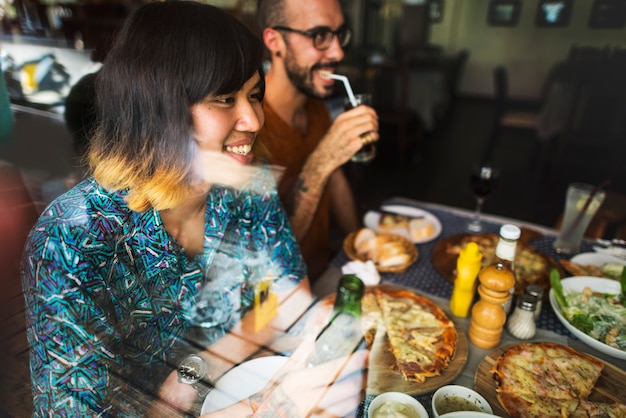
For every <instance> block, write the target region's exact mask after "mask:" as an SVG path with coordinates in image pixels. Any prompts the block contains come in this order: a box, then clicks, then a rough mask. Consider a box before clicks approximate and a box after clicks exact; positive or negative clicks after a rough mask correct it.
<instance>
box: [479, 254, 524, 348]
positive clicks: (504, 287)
mask: <svg viewBox="0 0 626 418" xmlns="http://www.w3.org/2000/svg"><path fill="white" fill-rule="evenodd" d="M478 280H479V281H480V285H479V286H478V294H479V295H480V300H479V301H478V302H476V304H475V305H474V307H473V308H472V319H471V321H470V326H469V329H468V332H467V335H468V336H469V339H470V341H471V342H472V343H473V344H474V345H475V346H477V347H480V348H493V347H495V346H497V345H498V344H499V343H500V339H501V338H502V330H503V328H504V323H505V322H506V312H505V311H504V308H503V307H502V306H503V304H504V302H506V301H507V299H510V298H511V293H510V291H511V288H513V287H514V286H515V278H514V277H513V273H511V271H509V270H508V269H506V268H505V267H504V265H503V264H502V263H498V264H496V265H491V266H487V267H485V268H483V269H482V270H481V271H480V272H479V273H478Z"/></svg>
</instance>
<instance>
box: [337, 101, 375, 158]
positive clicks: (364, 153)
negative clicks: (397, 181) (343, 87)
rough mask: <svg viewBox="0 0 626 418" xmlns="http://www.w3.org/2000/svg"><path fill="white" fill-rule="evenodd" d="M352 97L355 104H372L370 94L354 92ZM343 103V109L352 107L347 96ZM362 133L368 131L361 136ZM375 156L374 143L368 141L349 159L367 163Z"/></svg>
mask: <svg viewBox="0 0 626 418" xmlns="http://www.w3.org/2000/svg"><path fill="white" fill-rule="evenodd" d="M354 99H355V101H356V104H357V105H360V104H364V105H367V106H371V105H372V95H371V94H355V95H354ZM343 105H344V109H345V110H349V109H352V103H350V100H349V99H348V98H346V99H345V100H344V103H343ZM364 135H368V133H364V134H363V135H362V136H364ZM375 156H376V144H374V143H373V142H370V143H368V144H365V145H363V146H362V147H361V149H360V150H358V151H357V153H356V154H354V155H353V156H352V158H351V159H350V161H353V162H355V163H367V162H369V161H372V160H373V159H374V157H375Z"/></svg>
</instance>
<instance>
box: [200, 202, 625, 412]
mask: <svg viewBox="0 0 626 418" xmlns="http://www.w3.org/2000/svg"><path fill="white" fill-rule="evenodd" d="M392 205H400V206H408V207H412V208H418V209H421V210H425V211H427V212H429V213H430V214H432V215H433V216H435V217H436V218H437V219H438V220H439V222H440V223H441V231H440V233H439V234H438V236H437V237H435V238H434V239H432V240H431V241H428V242H423V243H419V244H415V245H416V247H417V250H418V254H419V255H418V258H417V260H416V261H415V262H414V263H413V264H412V265H410V266H409V267H408V268H407V269H406V270H405V271H403V272H401V273H380V279H381V281H380V285H381V286H394V287H401V288H406V289H408V290H411V291H413V292H415V293H416V294H418V295H422V296H424V297H426V298H428V299H429V300H431V301H432V302H434V303H435V304H436V305H438V306H439V307H440V308H441V309H442V310H443V311H444V312H445V313H446V314H447V315H448V317H449V318H451V319H452V320H453V322H454V324H455V327H456V329H457V330H458V331H460V332H461V333H462V334H463V335H462V336H461V337H463V341H464V344H466V346H467V349H466V358H464V359H463V360H464V362H463V363H462V364H461V367H460V368H459V371H458V373H455V375H454V378H453V379H448V381H447V382H446V384H455V385H462V386H466V387H469V388H473V389H475V390H477V391H479V393H480V390H479V388H477V387H476V382H477V373H478V372H479V369H480V368H481V367H482V368H484V362H485V360H486V359H487V358H488V357H489V356H490V355H491V356H493V353H494V352H495V351H496V350H498V349H502V347H506V346H508V345H509V344H517V343H520V342H524V341H530V342H551V343H557V344H562V345H566V346H569V347H572V348H574V349H575V350H578V351H580V352H583V353H588V354H590V355H592V356H595V357H597V358H599V359H601V360H602V361H604V362H606V363H608V364H611V365H612V366H614V367H616V368H617V369H620V370H626V360H621V359H618V358H615V357H613V356H610V355H607V354H605V353H604V352H600V351H598V350H596V349H594V348H592V347H591V346H589V345H587V344H585V343H584V342H583V341H581V340H579V339H578V338H577V337H576V336H575V335H573V334H572V333H571V332H570V331H569V330H568V329H567V328H566V327H564V326H563V324H562V323H561V321H560V320H559V319H558V317H557V316H556V314H555V313H554V311H553V309H552V307H551V305H550V303H548V302H547V300H545V299H544V303H543V307H542V309H541V313H540V315H539V317H538V318H537V319H536V326H537V332H536V334H535V336H534V337H533V338H532V339H530V340H519V339H517V338H515V337H514V336H512V335H511V334H510V333H509V332H508V331H506V330H505V331H504V332H503V334H502V339H501V342H500V344H499V345H498V346H497V347H495V348H493V349H483V348H479V347H477V346H475V345H474V344H473V343H472V342H471V341H470V340H469V339H468V338H467V330H468V327H469V323H470V317H469V316H468V317H467V318H459V317H455V316H454V315H452V314H451V312H450V309H449V301H450V296H451V294H452V290H453V282H452V281H451V280H450V279H449V278H447V277H445V276H444V275H442V274H441V271H438V269H437V267H436V265H435V263H434V262H433V257H432V255H433V250H434V249H435V248H436V246H437V244H438V243H439V242H441V240H445V239H446V238H449V237H452V236H455V235H459V234H466V233H468V231H467V230H466V225H467V223H468V221H469V220H471V218H472V217H473V216H474V213H473V212H472V211H469V210H466V209H461V208H455V207H450V206H446V205H441V204H436V203H431V202H422V201H417V200H413V199H408V198H404V197H393V198H390V199H388V200H386V201H384V202H383V203H382V204H381V207H383V206H392ZM372 209H373V210H377V209H380V208H372ZM482 223H483V231H482V232H481V233H493V234H498V232H499V229H500V227H501V226H502V225H504V224H507V223H512V224H515V225H517V226H519V227H520V228H521V229H522V231H523V232H522V239H523V240H524V243H525V245H528V246H531V247H533V248H534V249H536V250H538V251H539V252H541V253H543V254H545V255H546V256H547V257H549V259H551V260H553V261H554V265H558V264H559V260H561V259H570V258H571V257H572V255H565V254H560V253H557V252H556V251H555V250H554V249H553V243H554V241H555V238H556V235H557V231H556V230H555V229H553V228H549V227H545V226H542V225H537V224H532V223H528V222H524V221H520V220H515V219H510V218H506V217H500V216H495V215H489V214H483V215H482ZM596 244H597V242H594V241H591V240H583V242H582V243H581V249H580V251H581V252H589V251H593V248H594V246H595V245H596ZM350 261H352V260H351V258H350V257H349V256H348V254H346V252H345V251H340V252H339V253H337V254H336V256H335V257H334V258H333V259H332V261H331V262H330V264H329V265H328V268H327V269H326V271H325V272H324V274H323V275H322V276H321V277H320V278H319V279H318V280H317V281H316V282H315V283H314V285H313V286H312V289H311V292H312V293H313V296H314V302H313V303H311V304H305V303H303V300H300V301H299V299H298V298H297V297H295V298H290V299H288V300H287V302H288V303H287V304H288V305H289V307H284V306H283V305H281V306H280V309H282V310H285V309H286V310H289V311H290V312H292V313H293V312H297V313H296V314H295V317H297V319H296V320H295V321H293V322H292V323H291V324H290V323H288V322H289V321H287V322H285V323H284V324H282V325H281V327H280V328H281V330H280V331H277V327H276V326H275V324H274V325H273V326H271V327H266V330H265V333H270V334H272V333H274V334H275V336H276V338H275V339H273V336H272V335H270V336H267V335H266V336H265V337H263V338H262V339H263V341H265V342H256V343H254V342H253V344H252V345H253V346H257V347H262V349H259V350H256V351H255V350H254V349H250V356H249V357H248V358H247V360H250V359H253V358H259V357H262V356H266V355H270V356H276V355H279V356H286V357H289V356H293V355H294V353H297V352H298V350H299V349H301V348H299V346H298V344H299V343H300V342H301V341H302V340H304V339H305V338H306V334H307V333H310V332H311V326H310V325H311V323H318V325H319V324H321V325H323V322H324V321H326V320H327V318H328V317H322V318H323V319H316V316H319V315H320V312H322V311H320V310H319V307H320V306H321V305H325V306H326V307H328V306H332V304H330V305H329V304H328V303H323V302H324V301H326V302H327V301H328V300H329V298H331V300H332V298H333V296H334V293H335V292H336V289H337V284H338V281H339V279H340V277H341V276H342V267H344V266H345V265H346V264H347V263H349V262H350ZM561 273H562V275H565V274H566V272H565V271H564V270H561ZM470 316H471V315H470ZM292 317H294V315H292ZM313 328H315V327H313ZM315 329H316V331H315V332H317V331H318V330H319V327H317V328H315ZM237 334H238V332H237V331H235V332H234V335H235V336H236V335H237ZM231 338H240V339H241V340H242V341H244V340H245V341H246V342H248V343H250V341H251V339H250V338H249V337H248V336H247V334H246V333H245V332H241V333H240V334H239V337H232V336H231ZM267 341H272V342H271V343H267ZM224 344H226V346H232V344H233V342H232V341H231V342H230V343H228V342H226V343H224ZM224 364H225V365H224V366H222V369H221V370H220V371H218V372H216V373H214V375H213V376H214V377H215V379H214V382H212V383H215V385H214V386H215V387H216V388H219V386H220V378H219V377H220V375H226V374H227V373H228V372H229V369H232V368H233V367H234V366H237V364H234V363H233V362H230V363H229V362H225V363H224ZM482 372H483V373H484V372H485V370H482ZM370 379H371V377H370ZM370 386H371V384H368V385H367V387H368V389H366V390H363V391H362V392H361V397H360V400H358V402H356V403H355V407H354V409H353V410H351V412H350V413H349V414H347V415H345V414H344V416H352V417H357V418H358V417H367V412H368V409H369V404H370V403H371V402H372V400H373V399H374V398H375V396H376V395H377V394H378V393H377V392H375V391H374V392H372V391H370V390H369V387H370ZM429 388H431V389H429V390H427V391H423V390H422V391H418V393H414V394H411V395H412V396H413V397H414V398H415V399H417V400H418V401H419V402H420V403H421V404H422V405H423V406H424V407H425V408H426V410H427V412H428V413H429V415H430V416H433V415H432V408H431V399H432V396H433V393H434V391H435V390H436V389H437V387H430V386H429ZM214 390H215V389H214ZM481 394H482V393H481ZM320 396H321V395H320ZM483 396H484V394H483ZM487 399H488V400H490V404H491V406H492V407H493V409H494V413H497V414H498V415H500V416H503V417H507V416H508V415H506V412H505V411H504V410H503V409H502V408H501V407H499V405H497V404H496V403H497V401H495V402H494V401H493V399H495V398H493V397H492V398H487ZM356 405H358V406H356ZM204 406H205V407H206V405H204ZM311 416H316V415H315V414H312V415H311Z"/></svg>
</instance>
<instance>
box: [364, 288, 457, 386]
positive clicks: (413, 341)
mask: <svg viewBox="0 0 626 418" xmlns="http://www.w3.org/2000/svg"><path fill="white" fill-rule="evenodd" d="M374 299H375V303H374ZM362 307H363V311H364V313H363V320H364V321H365V325H364V327H365V328H366V331H365V338H366V341H368V342H370V341H373V336H372V333H374V334H375V332H377V331H378V332H380V330H381V329H382V330H384V332H385V333H386V335H387V338H388V340H389V347H390V351H391V352H392V354H393V356H394V358H395V367H396V368H397V369H398V370H399V371H400V372H401V373H402V375H403V376H404V378H405V379H406V380H410V381H414V382H424V381H425V379H426V378H427V377H432V376H438V375H440V374H441V372H442V371H443V370H444V369H445V368H446V367H447V366H448V364H449V363H450V360H451V358H452V356H453V355H454V352H455V349H456V341H457V334H456V329H455V328H454V323H453V322H452V321H451V320H450V319H449V318H448V317H447V316H446V314H445V313H444V312H443V311H442V310H441V308H439V307H438V306H437V305H435V304H434V303H433V302H431V301H430V300H428V299H426V298H424V297H422V296H419V295H416V294H415V293H413V292H411V291H409V290H402V289H401V290H388V289H381V288H376V289H375V290H374V292H373V293H371V294H366V295H365V296H364V302H363V303H362ZM381 325H382V327H381Z"/></svg>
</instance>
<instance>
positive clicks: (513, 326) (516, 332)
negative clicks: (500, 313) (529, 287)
mask: <svg viewBox="0 0 626 418" xmlns="http://www.w3.org/2000/svg"><path fill="white" fill-rule="evenodd" d="M536 304H537V302H536V299H535V297H534V296H532V295H529V294H526V293H525V294H523V295H520V296H519V297H518V298H517V306H516V308H515V311H514V312H513V314H512V315H511V316H510V317H509V322H508V323H507V329H508V331H509V332H510V333H511V335H513V336H514V337H515V338H519V339H520V340H528V339H529V338H532V337H534V336H535V332H536V331H537V327H536V325H535V306H536Z"/></svg>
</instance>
